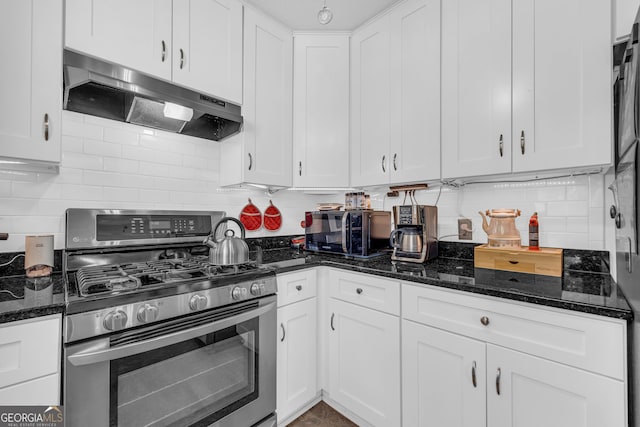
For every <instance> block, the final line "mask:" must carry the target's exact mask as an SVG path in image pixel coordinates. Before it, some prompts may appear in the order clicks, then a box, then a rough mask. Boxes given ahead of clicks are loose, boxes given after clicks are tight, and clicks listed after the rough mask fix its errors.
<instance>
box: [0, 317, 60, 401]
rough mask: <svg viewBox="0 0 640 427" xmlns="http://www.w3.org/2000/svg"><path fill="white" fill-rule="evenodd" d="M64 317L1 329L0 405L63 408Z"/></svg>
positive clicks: (6, 326)
mask: <svg viewBox="0 0 640 427" xmlns="http://www.w3.org/2000/svg"><path fill="white" fill-rule="evenodd" d="M61 323H62V321H61V315H59V314H56V315H51V316H46V317H41V318H36V319H28V320H21V321H17V322H10V323H5V324H3V325H0V402H2V404H12V405H59V404H60V354H61V348H60V346H61Z"/></svg>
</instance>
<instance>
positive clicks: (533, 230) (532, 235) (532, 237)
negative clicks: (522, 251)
mask: <svg viewBox="0 0 640 427" xmlns="http://www.w3.org/2000/svg"><path fill="white" fill-rule="evenodd" d="M529 250H530V251H539V250H540V237H539V224H538V212H534V213H533V215H531V218H530V219H529Z"/></svg>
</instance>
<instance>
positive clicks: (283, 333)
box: [280, 323, 286, 342]
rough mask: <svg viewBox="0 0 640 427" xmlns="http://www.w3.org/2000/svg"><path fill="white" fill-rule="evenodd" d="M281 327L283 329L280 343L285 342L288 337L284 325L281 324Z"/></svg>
mask: <svg viewBox="0 0 640 427" xmlns="http://www.w3.org/2000/svg"><path fill="white" fill-rule="evenodd" d="M280 327H281V328H282V338H280V342H284V337H285V335H286V333H285V330H284V324H282V323H280Z"/></svg>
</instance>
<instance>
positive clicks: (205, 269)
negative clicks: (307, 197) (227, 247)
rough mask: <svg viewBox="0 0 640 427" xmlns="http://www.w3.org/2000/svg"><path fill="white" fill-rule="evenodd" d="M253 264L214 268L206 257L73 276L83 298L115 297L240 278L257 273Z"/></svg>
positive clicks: (95, 268) (103, 268) (100, 268)
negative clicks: (253, 272) (250, 273)
mask: <svg viewBox="0 0 640 427" xmlns="http://www.w3.org/2000/svg"><path fill="white" fill-rule="evenodd" d="M257 268H258V267H257V266H256V265H255V263H246V264H238V265H229V266H223V265H214V264H211V263H209V260H208V257H207V256H205V255H200V256H192V257H189V258H178V259H166V260H155V261H146V262H131V263H122V264H108V265H91V266H87V267H82V268H80V269H79V270H78V271H77V272H76V274H75V277H76V282H77V286H78V291H79V293H80V296H82V297H91V296H93V295H116V294H119V293H122V292H130V291H135V290H141V289H151V288H158V287H165V286H172V285H177V284H180V283H184V282H187V281H191V280H193V279H215V278H218V277H223V276H236V277H239V278H241V275H242V273H246V272H252V271H256V270H257Z"/></svg>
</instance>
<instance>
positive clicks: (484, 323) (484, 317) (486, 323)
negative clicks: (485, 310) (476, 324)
mask: <svg viewBox="0 0 640 427" xmlns="http://www.w3.org/2000/svg"><path fill="white" fill-rule="evenodd" d="M480 323H482V324H483V325H484V326H487V325H488V324H489V318H488V317H487V316H482V317H481V318H480Z"/></svg>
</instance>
